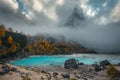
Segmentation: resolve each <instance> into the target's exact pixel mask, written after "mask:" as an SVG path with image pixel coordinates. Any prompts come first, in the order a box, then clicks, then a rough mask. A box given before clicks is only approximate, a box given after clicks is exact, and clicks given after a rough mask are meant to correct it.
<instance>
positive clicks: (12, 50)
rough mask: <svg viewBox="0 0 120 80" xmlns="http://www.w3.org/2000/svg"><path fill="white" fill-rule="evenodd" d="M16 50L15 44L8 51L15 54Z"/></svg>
mask: <svg viewBox="0 0 120 80" xmlns="http://www.w3.org/2000/svg"><path fill="white" fill-rule="evenodd" d="M16 50H17V46H16V44H12V45H11V49H10V51H11V52H15V51H16Z"/></svg>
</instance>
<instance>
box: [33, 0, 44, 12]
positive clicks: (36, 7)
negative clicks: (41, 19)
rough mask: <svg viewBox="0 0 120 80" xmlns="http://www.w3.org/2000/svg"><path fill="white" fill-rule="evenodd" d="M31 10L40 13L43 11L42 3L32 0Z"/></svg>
mask: <svg viewBox="0 0 120 80" xmlns="http://www.w3.org/2000/svg"><path fill="white" fill-rule="evenodd" d="M33 9H34V10H36V11H38V12H41V11H42V9H43V5H42V3H41V2H40V1H39V0H33Z"/></svg>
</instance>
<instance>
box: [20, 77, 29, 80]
mask: <svg viewBox="0 0 120 80" xmlns="http://www.w3.org/2000/svg"><path fill="white" fill-rule="evenodd" d="M22 80H31V79H30V78H29V77H23V79H22Z"/></svg>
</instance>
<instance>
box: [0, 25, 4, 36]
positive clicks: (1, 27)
mask: <svg viewBox="0 0 120 80" xmlns="http://www.w3.org/2000/svg"><path fill="white" fill-rule="evenodd" d="M4 36H5V27H4V25H1V26H0V37H4Z"/></svg>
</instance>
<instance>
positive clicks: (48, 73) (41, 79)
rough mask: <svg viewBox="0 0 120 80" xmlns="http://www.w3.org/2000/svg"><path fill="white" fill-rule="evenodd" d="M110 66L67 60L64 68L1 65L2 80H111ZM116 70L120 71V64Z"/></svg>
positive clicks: (102, 63)
mask: <svg viewBox="0 0 120 80" xmlns="http://www.w3.org/2000/svg"><path fill="white" fill-rule="evenodd" d="M108 65H111V64H110V63H109V62H108V61H107V60H104V61H102V62H100V64H93V65H84V64H82V63H79V64H78V63H76V62H75V60H74V59H69V60H66V62H65V64H64V66H49V67H20V66H14V65H11V64H8V63H0V80H110V78H109V77H108V76H107V74H106V71H107V68H108ZM66 66H67V67H66ZM76 66H77V67H76ZM115 68H116V69H117V70H118V71H120V65H119V64H118V65H115ZM119 79H120V76H119ZM119 79H116V80H119Z"/></svg>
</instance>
